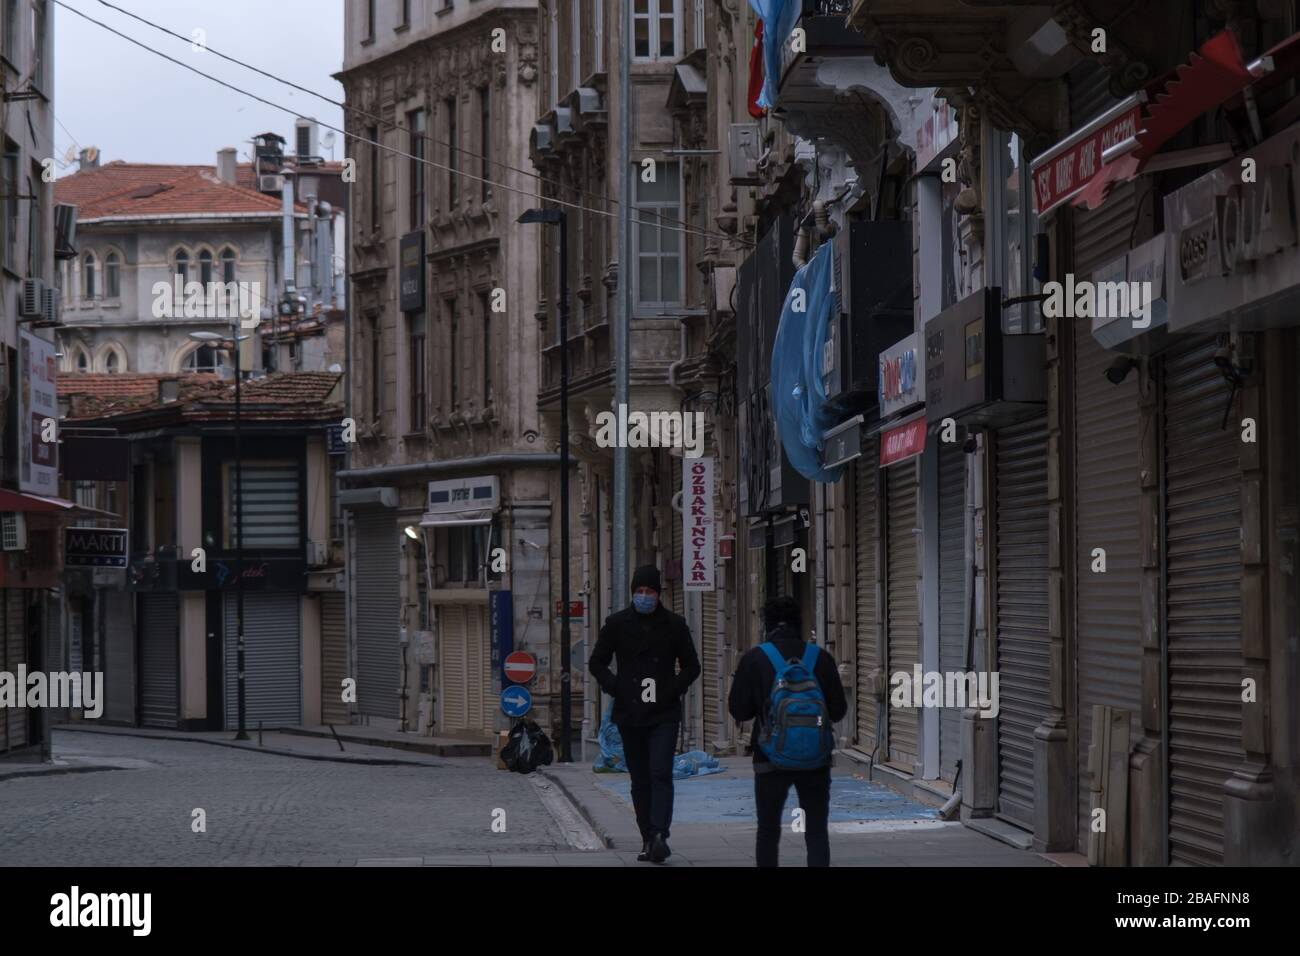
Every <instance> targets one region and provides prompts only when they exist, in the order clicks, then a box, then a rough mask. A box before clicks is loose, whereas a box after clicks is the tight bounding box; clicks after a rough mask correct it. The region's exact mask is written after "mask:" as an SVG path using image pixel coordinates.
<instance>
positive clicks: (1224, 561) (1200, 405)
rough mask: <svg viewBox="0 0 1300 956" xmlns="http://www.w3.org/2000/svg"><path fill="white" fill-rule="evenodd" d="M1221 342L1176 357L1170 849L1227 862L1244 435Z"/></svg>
mask: <svg viewBox="0 0 1300 956" xmlns="http://www.w3.org/2000/svg"><path fill="white" fill-rule="evenodd" d="M1214 349H1215V340H1214V339H1213V338H1209V339H1200V338H1198V339H1196V340H1194V341H1192V342H1189V343H1179V344H1178V345H1177V346H1176V347H1175V348H1173V349H1170V351H1169V352H1168V353H1167V354H1166V355H1165V359H1164V370H1165V400H1164V415H1165V440H1164V445H1165V448H1164V452H1165V495H1166V505H1165V548H1166V561H1167V565H1168V578H1167V581H1168V584H1167V591H1166V601H1167V606H1166V615H1167V618H1166V627H1167V628H1168V638H1167V641H1168V654H1169V668H1168V673H1169V693H1168V700H1169V715H1168V727H1169V788H1170V794H1169V856H1170V862H1171V863H1193V864H1221V863H1222V862H1223V784H1224V782H1225V781H1226V780H1227V779H1228V777H1229V776H1231V774H1232V772H1233V770H1234V769H1235V768H1236V767H1237V766H1238V765H1239V764H1240V763H1241V761H1242V760H1243V759H1244V757H1245V754H1244V752H1243V749H1242V743H1241V577H1242V568H1241V470H1240V462H1239V458H1238V454H1239V451H1240V447H1241V444H1240V438H1239V432H1238V431H1237V428H1236V427H1235V426H1234V424H1233V423H1232V421H1231V419H1229V422H1228V427H1227V428H1226V429H1225V428H1223V416H1224V412H1225V411H1226V409H1227V407H1228V396H1229V392H1230V388H1229V386H1228V384H1227V382H1225V381H1224V378H1223V375H1222V374H1220V372H1219V370H1218V368H1217V367H1216V366H1215V364H1214V358H1213V356H1214Z"/></svg>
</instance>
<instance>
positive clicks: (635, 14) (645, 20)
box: [632, 0, 681, 60]
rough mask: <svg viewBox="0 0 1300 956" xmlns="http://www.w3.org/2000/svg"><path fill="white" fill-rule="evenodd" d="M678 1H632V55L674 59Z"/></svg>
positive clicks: (650, 58) (647, 58) (634, 57)
mask: <svg viewBox="0 0 1300 956" xmlns="http://www.w3.org/2000/svg"><path fill="white" fill-rule="evenodd" d="M680 3H681V0H632V58H633V59H634V60H675V59H677V47H678V42H677V28H678V21H679V19H680V18H679V17H678V15H677V7H678V5H679V4H680Z"/></svg>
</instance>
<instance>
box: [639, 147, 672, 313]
mask: <svg viewBox="0 0 1300 956" xmlns="http://www.w3.org/2000/svg"><path fill="white" fill-rule="evenodd" d="M653 168H654V171H655V176H654V181H653V182H645V181H644V176H643V174H642V167H641V166H640V165H639V164H638V165H634V166H633V167H632V170H631V173H632V175H633V176H634V177H636V179H635V183H636V199H635V202H634V203H633V205H634V206H635V207H636V210H635V211H636V228H635V230H634V232H633V237H634V239H635V243H636V250H635V251H636V260H635V261H636V274H635V276H634V282H635V287H636V304H637V307H638V309H641V310H647V309H653V308H656V307H657V308H669V307H674V306H680V305H681V303H682V253H681V247H682V234H681V232H680V231H679V229H680V228H681V227H680V225H679V224H678V220H679V219H680V218H681V185H680V182H679V179H678V167H677V163H675V162H673V163H655V165H654V167H653Z"/></svg>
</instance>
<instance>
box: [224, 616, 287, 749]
mask: <svg viewBox="0 0 1300 956" xmlns="http://www.w3.org/2000/svg"><path fill="white" fill-rule="evenodd" d="M225 598H226V666H225V686H226V728H227V729H230V730H233V729H234V728H235V727H238V726H239V709H238V708H239V685H238V678H239V668H238V664H237V661H238V646H237V643H236V642H237V640H238V629H237V627H236V614H235V609H236V595H234V594H227V595H226V596H225ZM300 600H301V599H300V597H299V595H297V594H283V593H276V592H270V591H264V592H253V593H251V594H245V595H244V726H245V727H246V728H250V729H251V728H256V727H257V725H258V722H259V721H261V722H262V724H263V725H264V726H266V727H286V726H293V725H294V724H300V723H302V636H301V614H302V610H301V607H300Z"/></svg>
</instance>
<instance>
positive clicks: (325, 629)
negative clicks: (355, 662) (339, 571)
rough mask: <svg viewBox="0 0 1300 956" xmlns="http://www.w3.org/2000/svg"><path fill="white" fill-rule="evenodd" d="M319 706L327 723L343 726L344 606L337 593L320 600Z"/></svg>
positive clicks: (345, 712) (345, 717)
mask: <svg viewBox="0 0 1300 956" xmlns="http://www.w3.org/2000/svg"><path fill="white" fill-rule="evenodd" d="M320 654H321V669H320V705H321V719H322V720H323V721H325V723H327V724H346V723H347V722H348V705H347V704H345V703H344V702H343V681H344V680H345V679H346V678H347V676H348V627H347V606H346V602H345V601H344V599H343V594H342V593H341V592H327V593H324V594H322V595H321V597H320Z"/></svg>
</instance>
